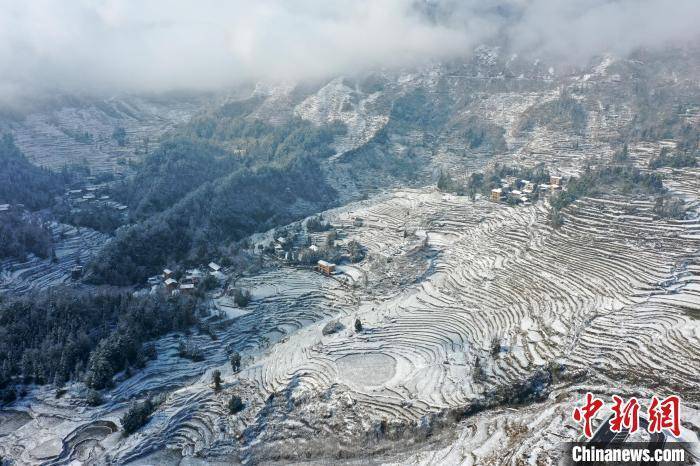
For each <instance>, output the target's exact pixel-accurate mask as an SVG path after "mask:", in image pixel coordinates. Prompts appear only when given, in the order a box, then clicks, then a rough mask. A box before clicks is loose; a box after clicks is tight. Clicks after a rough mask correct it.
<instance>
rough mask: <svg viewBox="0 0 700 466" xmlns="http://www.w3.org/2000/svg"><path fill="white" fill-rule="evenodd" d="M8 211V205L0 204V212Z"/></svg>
mask: <svg viewBox="0 0 700 466" xmlns="http://www.w3.org/2000/svg"><path fill="white" fill-rule="evenodd" d="M9 210H10V204H0V212H7V211H9Z"/></svg>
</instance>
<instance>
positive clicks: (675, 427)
mask: <svg viewBox="0 0 700 466" xmlns="http://www.w3.org/2000/svg"><path fill="white" fill-rule="evenodd" d="M680 410H681V399H680V398H678V397H677V396H676V395H671V396H669V397H668V398H665V399H664V400H663V401H661V402H659V399H658V398H656V396H652V397H651V406H649V411H648V414H649V432H652V433H653V432H661V429H668V430H670V431H671V433H672V434H673V435H675V436H676V437H678V436H679V435H680V434H681V423H680Z"/></svg>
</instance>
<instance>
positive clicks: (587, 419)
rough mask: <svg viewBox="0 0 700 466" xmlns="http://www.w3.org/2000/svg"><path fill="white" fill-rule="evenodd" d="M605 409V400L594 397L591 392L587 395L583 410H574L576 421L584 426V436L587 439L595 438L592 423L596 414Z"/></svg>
mask: <svg viewBox="0 0 700 466" xmlns="http://www.w3.org/2000/svg"><path fill="white" fill-rule="evenodd" d="M602 407H603V400H601V399H599V398H595V397H593V394H592V393H591V392H588V393H586V404H585V405H584V406H583V408H576V409H574V421H576V422H578V423H579V424H583V434H584V435H585V436H586V437H587V438H591V437H593V429H592V427H591V421H592V420H593V418H595V414H596V413H597V412H598V410H599V409H600V408H602Z"/></svg>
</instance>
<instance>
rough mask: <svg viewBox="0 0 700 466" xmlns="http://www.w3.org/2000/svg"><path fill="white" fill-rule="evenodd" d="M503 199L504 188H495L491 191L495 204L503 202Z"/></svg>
mask: <svg viewBox="0 0 700 466" xmlns="http://www.w3.org/2000/svg"><path fill="white" fill-rule="evenodd" d="M501 198H503V188H495V189H492V190H491V200H492V201H494V202H501Z"/></svg>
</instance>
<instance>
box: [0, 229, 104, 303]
mask: <svg viewBox="0 0 700 466" xmlns="http://www.w3.org/2000/svg"><path fill="white" fill-rule="evenodd" d="M50 230H51V235H52V236H53V238H54V249H55V251H56V259H57V262H55V263H54V262H52V260H51V259H50V258H49V259H41V258H38V257H36V256H30V258H29V259H28V260H27V261H26V262H20V261H18V260H15V259H7V260H5V261H2V262H0V293H3V292H11V293H13V294H21V293H26V292H28V291H31V290H41V289H46V288H47V287H50V286H56V285H60V284H62V283H65V282H68V281H70V276H71V269H72V268H73V267H75V266H76V265H78V264H86V263H88V261H89V260H90V259H91V258H92V256H93V255H94V254H95V253H96V252H97V251H98V249H99V248H100V247H101V246H102V245H104V243H105V241H107V240H108V238H109V237H108V236H107V235H104V234H102V233H100V232H98V231H95V230H91V229H90V228H85V227H82V228H81V227H74V226H72V225H65V224H60V223H56V222H53V224H52V225H51V226H50Z"/></svg>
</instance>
